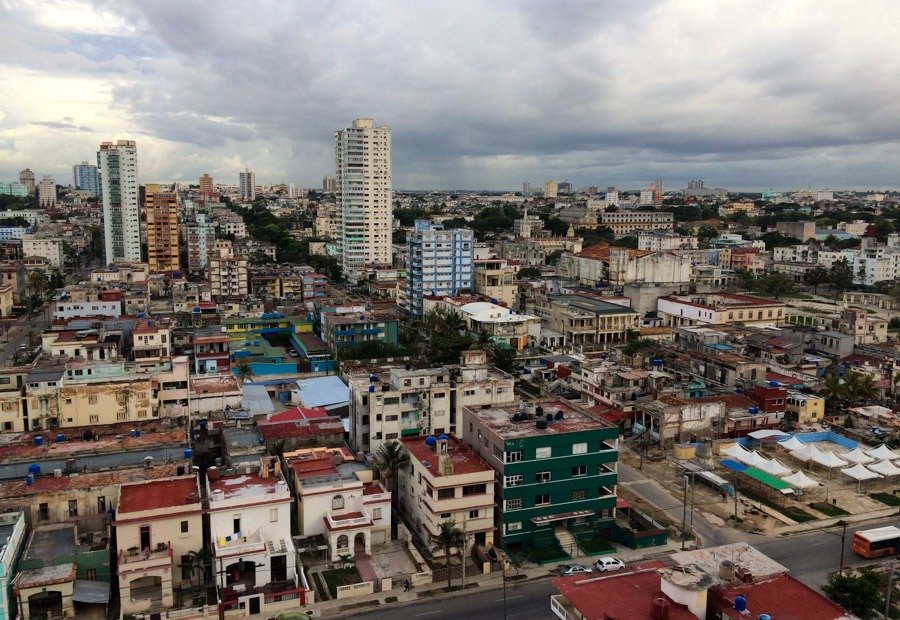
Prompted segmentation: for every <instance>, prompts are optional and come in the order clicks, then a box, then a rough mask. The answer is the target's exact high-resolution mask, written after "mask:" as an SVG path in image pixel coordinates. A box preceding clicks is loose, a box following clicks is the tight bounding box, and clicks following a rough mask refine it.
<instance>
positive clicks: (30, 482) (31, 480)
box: [25, 474, 34, 487]
mask: <svg viewBox="0 0 900 620" xmlns="http://www.w3.org/2000/svg"><path fill="white" fill-rule="evenodd" d="M33 484H34V476H32V475H31V474H28V477H27V478H25V486H26V487H30V486H31V485H33Z"/></svg>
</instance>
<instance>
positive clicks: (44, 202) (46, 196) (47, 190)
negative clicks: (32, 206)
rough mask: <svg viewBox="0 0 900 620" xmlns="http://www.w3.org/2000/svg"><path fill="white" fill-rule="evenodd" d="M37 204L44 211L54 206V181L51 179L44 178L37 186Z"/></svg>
mask: <svg viewBox="0 0 900 620" xmlns="http://www.w3.org/2000/svg"><path fill="white" fill-rule="evenodd" d="M38 204H40V205H41V207H42V208H44V209H52V208H53V207H55V206H56V181H54V180H53V179H52V178H51V177H44V178H43V179H41V183H40V185H38Z"/></svg>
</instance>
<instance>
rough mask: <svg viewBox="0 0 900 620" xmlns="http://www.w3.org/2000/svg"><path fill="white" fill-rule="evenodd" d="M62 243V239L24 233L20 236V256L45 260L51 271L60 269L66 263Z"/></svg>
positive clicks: (63, 240)
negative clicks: (38, 257)
mask: <svg viewBox="0 0 900 620" xmlns="http://www.w3.org/2000/svg"><path fill="white" fill-rule="evenodd" d="M64 243H65V239H63V238H62V237H49V236H46V235H44V234H43V233H39V232H38V233H25V234H24V235H22V254H23V255H24V256H26V257H31V256H40V257H43V258H46V259H47V263H48V264H49V266H50V267H51V268H52V269H62V268H63V265H65V262H66V255H65V252H63V247H64V245H63V244H64Z"/></svg>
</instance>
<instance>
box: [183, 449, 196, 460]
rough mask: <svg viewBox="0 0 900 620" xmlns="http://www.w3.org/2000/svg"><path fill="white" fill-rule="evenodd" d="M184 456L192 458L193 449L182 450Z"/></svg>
mask: <svg viewBox="0 0 900 620" xmlns="http://www.w3.org/2000/svg"><path fill="white" fill-rule="evenodd" d="M184 458H186V459H192V458H194V451H193V450H191V449H190V448H188V449H186V450H185V451H184Z"/></svg>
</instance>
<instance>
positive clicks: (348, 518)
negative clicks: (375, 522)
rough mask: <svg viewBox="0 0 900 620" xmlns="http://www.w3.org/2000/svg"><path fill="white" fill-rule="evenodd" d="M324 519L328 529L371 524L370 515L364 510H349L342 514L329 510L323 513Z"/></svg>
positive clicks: (368, 525)
mask: <svg viewBox="0 0 900 620" xmlns="http://www.w3.org/2000/svg"><path fill="white" fill-rule="evenodd" d="M325 521H326V523H327V525H328V529H329V530H342V529H349V528H358V527H370V526H371V525H372V516H371V515H370V514H369V513H368V512H366V511H365V510H364V511H362V512H351V513H346V514H342V515H333V514H331V513H330V512H329V513H328V514H326V515H325Z"/></svg>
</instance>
